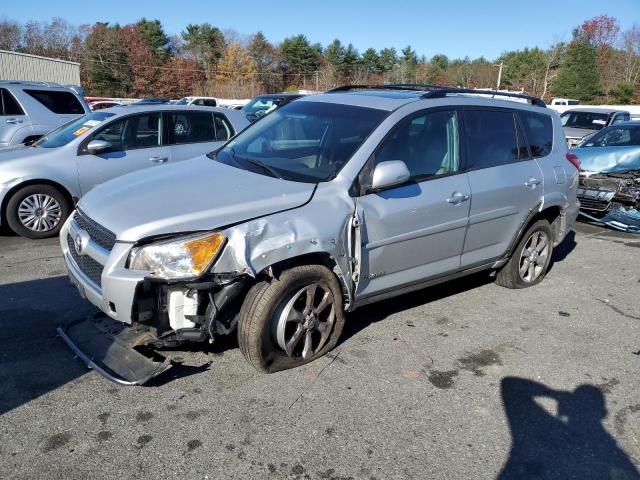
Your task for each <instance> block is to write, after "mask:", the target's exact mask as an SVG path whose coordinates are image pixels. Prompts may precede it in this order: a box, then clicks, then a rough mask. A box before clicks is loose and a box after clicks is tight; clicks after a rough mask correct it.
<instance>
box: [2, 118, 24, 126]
mask: <svg viewBox="0 0 640 480" xmlns="http://www.w3.org/2000/svg"><path fill="white" fill-rule="evenodd" d="M23 121H24V120H20V119H19V118H10V119H9V120H7V121H6V123H12V124H14V125H15V124H16V123H22V122H23Z"/></svg>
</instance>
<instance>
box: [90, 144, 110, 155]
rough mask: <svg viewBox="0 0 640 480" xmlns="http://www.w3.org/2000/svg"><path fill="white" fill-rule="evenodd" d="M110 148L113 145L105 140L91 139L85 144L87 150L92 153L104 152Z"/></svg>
mask: <svg viewBox="0 0 640 480" xmlns="http://www.w3.org/2000/svg"><path fill="white" fill-rule="evenodd" d="M111 148H113V145H111V143H109V142H107V141H106V140H91V141H90V142H89V143H88V144H87V151H88V152H89V153H90V154H92V155H95V154H97V153H104V152H106V151H108V150H111Z"/></svg>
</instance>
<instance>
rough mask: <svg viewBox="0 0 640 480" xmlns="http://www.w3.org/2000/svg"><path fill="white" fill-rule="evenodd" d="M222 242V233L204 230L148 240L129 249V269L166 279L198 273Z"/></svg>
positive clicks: (216, 251) (187, 276)
mask: <svg viewBox="0 0 640 480" xmlns="http://www.w3.org/2000/svg"><path fill="white" fill-rule="evenodd" d="M224 242H225V237H224V235H222V234H220V233H217V232H213V233H211V232H208V233H204V234H202V233H199V234H196V235H187V236H184V237H179V238H173V239H171V240H165V241H161V242H156V243H151V244H149V245H145V246H142V247H139V248H134V249H133V250H132V251H131V254H130V255H129V269H130V270H140V271H144V272H151V276H152V277H155V278H160V279H166V280H173V279H186V278H194V277H198V276H200V275H202V274H203V273H204V272H205V271H206V270H207V269H208V268H209V267H210V266H211V264H212V263H213V261H214V260H215V259H216V257H217V255H218V253H219V252H220V251H221V250H222V246H223V245H224Z"/></svg>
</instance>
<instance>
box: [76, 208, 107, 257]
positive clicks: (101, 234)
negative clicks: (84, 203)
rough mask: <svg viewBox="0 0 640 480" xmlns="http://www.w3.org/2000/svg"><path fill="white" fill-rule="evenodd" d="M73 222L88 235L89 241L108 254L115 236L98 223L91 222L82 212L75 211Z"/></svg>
mask: <svg viewBox="0 0 640 480" xmlns="http://www.w3.org/2000/svg"><path fill="white" fill-rule="evenodd" d="M73 220H74V221H75V222H76V223H77V224H78V226H79V227H80V228H81V229H83V230H85V231H86V232H87V233H88V234H89V237H91V240H93V241H94V242H95V243H97V244H98V245H100V246H101V247H102V248H104V249H105V250H107V251H109V252H110V251H111V249H112V248H113V246H114V245H115V244H116V236H115V234H114V233H112V232H111V231H109V230H108V229H106V228H104V227H103V226H102V225H100V224H99V223H96V222H94V221H93V220H91V219H90V218H89V217H87V215H86V214H85V213H84V212H83V211H82V210H80V209H77V210H76V213H75V215H74V216H73ZM74 251H75V250H74Z"/></svg>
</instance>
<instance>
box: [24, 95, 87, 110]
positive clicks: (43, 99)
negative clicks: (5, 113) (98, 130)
mask: <svg viewBox="0 0 640 480" xmlns="http://www.w3.org/2000/svg"><path fill="white" fill-rule="evenodd" d="M25 93H26V94H28V95H30V96H32V97H33V98H35V99H36V100H37V101H38V102H40V103H41V104H42V105H44V106H45V107H47V108H48V109H49V110H51V111H52V112H53V113H59V114H83V113H85V111H84V108H82V104H81V103H80V101H79V100H78V99H77V98H76V96H75V95H74V94H73V93H71V92H60V91H55V90H25Z"/></svg>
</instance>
